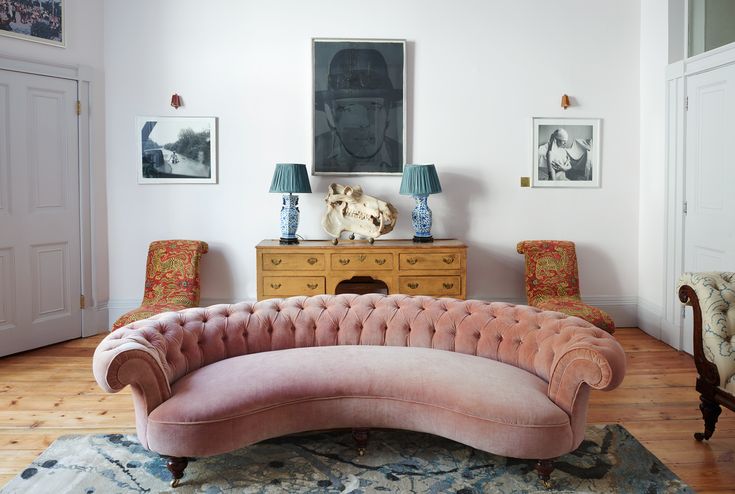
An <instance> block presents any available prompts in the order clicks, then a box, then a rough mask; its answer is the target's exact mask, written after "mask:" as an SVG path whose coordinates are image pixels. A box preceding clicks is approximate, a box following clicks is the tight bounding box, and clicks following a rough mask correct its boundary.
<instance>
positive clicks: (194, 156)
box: [135, 117, 217, 184]
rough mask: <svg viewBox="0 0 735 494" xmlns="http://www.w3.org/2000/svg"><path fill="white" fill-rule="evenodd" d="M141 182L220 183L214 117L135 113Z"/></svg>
mask: <svg viewBox="0 0 735 494" xmlns="http://www.w3.org/2000/svg"><path fill="white" fill-rule="evenodd" d="M135 129H136V137H137V142H138V162H137V168H138V183H139V184H183V183H194V184H214V183H217V119H216V118H215V117H136V119H135Z"/></svg>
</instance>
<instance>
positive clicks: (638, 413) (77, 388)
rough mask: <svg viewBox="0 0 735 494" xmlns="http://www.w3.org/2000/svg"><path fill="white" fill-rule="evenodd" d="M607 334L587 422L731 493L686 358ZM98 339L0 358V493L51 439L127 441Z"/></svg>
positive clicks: (730, 440)
mask: <svg viewBox="0 0 735 494" xmlns="http://www.w3.org/2000/svg"><path fill="white" fill-rule="evenodd" d="M615 335H616V337H617V339H618V341H620V343H621V344H622V345H623V347H624V348H625V351H626V354H627V356H628V373H627V375H626V378H625V381H624V382H623V384H622V386H620V387H619V388H618V389H616V390H614V391H612V392H599V391H593V393H592V398H591V401H590V408H589V414H588V422H589V423H596V424H605V423H620V424H622V425H623V426H625V427H626V428H627V429H628V430H629V431H630V432H631V433H632V434H633V435H634V436H635V437H636V438H637V439H638V440H639V441H640V442H641V443H643V444H644V445H645V446H646V447H647V448H648V449H649V450H650V451H651V452H652V453H653V454H655V455H656V456H657V457H658V458H660V459H661V460H662V461H663V462H664V463H665V464H666V465H667V466H668V467H669V468H670V469H671V470H673V471H674V473H676V474H677V475H678V476H679V477H680V478H681V479H682V480H684V481H685V482H687V483H688V484H689V485H690V486H692V488H693V489H694V490H695V491H696V492H699V493H709V494H714V493H717V494H722V493H725V492H735V413H734V412H731V411H730V410H727V409H724V410H723V412H722V415H721V416H720V420H719V422H718V424H717V430H716V432H715V434H714V436H713V437H712V439H711V440H710V441H709V442H703V443H698V442H697V441H695V440H694V439H693V437H692V434H693V433H694V432H695V431H701V430H703V425H702V420H701V416H700V412H699V398H698V395H697V393H696V391H695V390H694V382H695V379H696V370H695V367H694V361H693V359H692V358H691V357H690V356H689V355H687V354H685V353H682V352H677V351H676V350H674V349H672V348H671V347H669V346H667V345H666V344H664V343H661V342H659V341H657V340H655V339H654V338H651V337H650V336H648V335H646V334H645V333H643V332H642V331H641V330H639V329H637V328H621V329H618V331H617V332H616V333H615ZM103 336H104V335H98V336H94V337H91V338H84V339H78V340H72V341H68V342H65V343H60V344H57V345H52V346H49V347H45V348H41V349H38V350H33V351H30V352H25V353H21V354H18V355H12V356H8V357H3V358H0V485H4V484H6V483H7V482H8V481H10V479H12V478H13V477H14V476H15V475H17V474H18V473H19V472H21V471H22V470H23V469H24V467H25V466H26V465H28V463H30V462H31V461H32V460H33V459H34V458H35V457H36V456H38V454H40V453H41V452H42V451H43V450H44V449H45V448H46V447H48V446H49V444H51V443H52V442H53V441H54V440H55V439H56V438H57V437H59V436H61V435H64V434H101V433H110V432H116V433H135V420H134V416H133V406H132V399H131V397H130V392H129V388H126V389H125V390H124V391H122V392H120V393H118V394H114V395H111V394H107V393H104V392H103V391H102V390H101V389H99V388H98V387H97V384H96V383H95V381H94V378H93V376H92V368H91V358H92V353H93V352H94V349H95V347H96V346H97V344H98V343H99V341H100V340H101V339H102V338H103Z"/></svg>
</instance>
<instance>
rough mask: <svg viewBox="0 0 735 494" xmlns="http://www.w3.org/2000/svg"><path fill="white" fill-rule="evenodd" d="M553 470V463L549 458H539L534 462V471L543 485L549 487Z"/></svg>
mask: <svg viewBox="0 0 735 494" xmlns="http://www.w3.org/2000/svg"><path fill="white" fill-rule="evenodd" d="M553 471H554V464H553V463H552V460H551V459H548V460H539V461H537V462H536V472H537V473H538V477H539V478H540V479H541V482H543V483H544V487H546V488H547V489H551V472H553Z"/></svg>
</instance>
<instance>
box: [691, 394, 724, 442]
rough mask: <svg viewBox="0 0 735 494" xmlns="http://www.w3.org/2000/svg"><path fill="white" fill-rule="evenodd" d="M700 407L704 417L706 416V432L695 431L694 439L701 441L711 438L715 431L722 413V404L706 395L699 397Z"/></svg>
mask: <svg viewBox="0 0 735 494" xmlns="http://www.w3.org/2000/svg"><path fill="white" fill-rule="evenodd" d="M699 401H700V402H701V403H700V404H699V409H700V410H701V411H702V417H703V418H704V433H702V432H695V433H694V439H696V440H697V441H701V440H703V439H709V438H710V437H712V434H714V433H715V424H716V423H717V419H718V417H719V416H720V414H721V413H722V407H720V405H719V404H718V403H716V402H714V401H712V400H710V399H708V398H705V397H704V396H700V397H699Z"/></svg>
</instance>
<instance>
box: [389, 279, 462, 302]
mask: <svg viewBox="0 0 735 494" xmlns="http://www.w3.org/2000/svg"><path fill="white" fill-rule="evenodd" d="M398 291H399V292H400V293H405V294H406V295H431V296H433V297H457V296H460V295H461V294H462V284H461V277H459V276H401V277H400V278H399V279H398Z"/></svg>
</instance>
